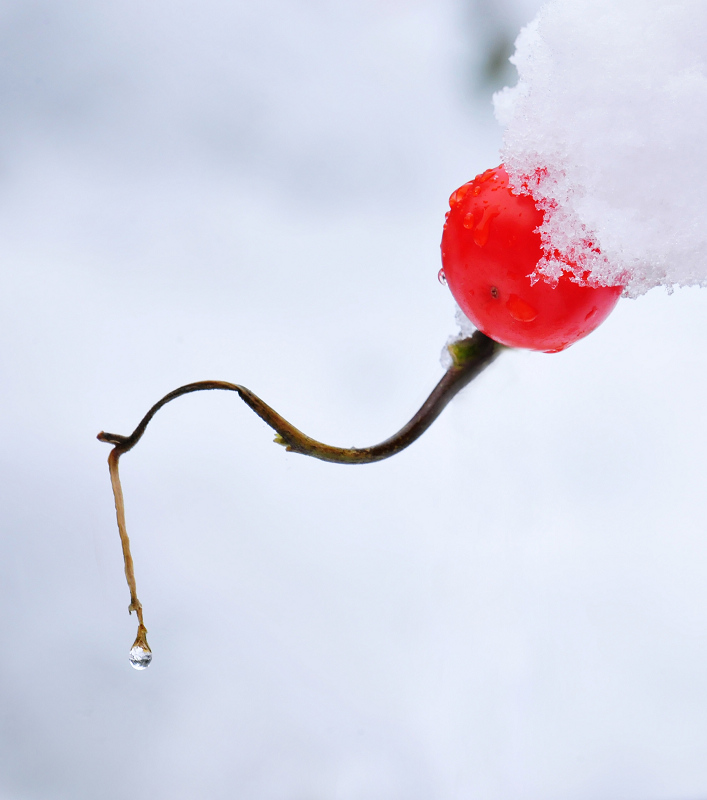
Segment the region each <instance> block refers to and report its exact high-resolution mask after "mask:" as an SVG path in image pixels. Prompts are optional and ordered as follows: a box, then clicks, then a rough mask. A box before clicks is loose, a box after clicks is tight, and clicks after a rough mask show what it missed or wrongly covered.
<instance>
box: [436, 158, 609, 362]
mask: <svg viewBox="0 0 707 800" xmlns="http://www.w3.org/2000/svg"><path fill="white" fill-rule="evenodd" d="M449 206H450V211H449V213H448V214H447V221H446V223H445V225H444V233H443V235H442V269H443V271H444V278H445V279H446V282H447V284H448V286H449V288H450V290H451V292H452V294H453V295H454V299H455V300H456V301H457V303H459V305H460V307H461V309H462V311H463V312H464V313H465V314H466V315H467V317H469V319H470V320H471V321H472V322H473V323H474V325H476V327H477V328H478V329H479V330H480V331H482V332H483V333H485V334H486V335H487V336H489V337H490V338H491V339H494V340H495V341H497V342H500V343H501V344H505V345H508V346H510V347H525V348H529V349H531V350H543V351H545V352H550V353H555V352H558V351H560V350H564V349H565V348H566V347H569V346H570V345H571V344H574V343H575V342H576V341H577V340H578V339H581V338H582V337H584V336H586V335H587V334H588V333H591V332H592V331H593V330H594V329H595V328H596V327H597V326H598V325H600V324H601V323H602V322H603V321H604V320H605V319H606V317H607V316H608V315H609V313H610V312H611V310H612V309H613V308H614V306H615V305H616V303H617V301H618V299H619V295H620V294H621V291H622V288H623V287H621V286H590V285H581V284H579V283H577V282H576V280H574V279H572V277H571V272H570V271H569V270H568V271H567V272H563V273H562V275H561V276H560V278H559V280H558V281H557V282H556V283H555V284H552V283H549V282H548V281H546V280H545V279H544V278H543V277H542V276H540V277H538V278H537V279H536V280H535V282H534V283H531V279H530V275H531V274H532V273H533V272H534V271H535V268H536V266H537V264H538V262H539V261H540V259H541V258H542V256H543V249H542V246H541V242H540V234H539V233H538V228H539V227H540V225H541V224H542V222H543V218H544V212H543V211H541V210H539V209H538V208H536V207H535V203H534V201H533V199H532V198H531V197H530V196H529V195H517V194H514V193H513V191H512V190H511V188H510V186H509V182H508V174H507V173H506V170H505V169H504V168H503V165H501V166H500V167H496V168H495V169H489V170H487V171H486V172H484V173H483V174H481V175H477V177H476V178H474V180H473V181H470V182H469V183H465V184H464V185H463V186H461V187H460V188H459V189H457V190H456V192H454V193H453V194H452V196H451V197H450V198H449Z"/></svg>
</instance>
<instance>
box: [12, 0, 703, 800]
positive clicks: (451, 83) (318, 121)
mask: <svg viewBox="0 0 707 800" xmlns="http://www.w3.org/2000/svg"><path fill="white" fill-rule="evenodd" d="M486 5H487V4H484V3H481V2H477V3H475V4H471V3H469V4H463V3H462V2H461V1H460V0H437V1H436V2H433V0H408V1H407V2H402V0H399V1H398V2H396V1H395V0H366V1H365V2H361V1H360V0H359V1H358V2H340V3H333V2H325V1H324V0H296V1H295V0H291V1H290V2H285V0H271V1H270V2H264V3H258V4H254V3H246V2H242V3H240V2H237V3H225V2H220V1H219V0H208V1H207V2H204V0H202V2H200V3H199V4H197V3H196V2H192V0H187V2H184V3H182V4H181V5H178V6H175V5H174V4H169V3H158V2H153V3H151V4H147V6H146V5H145V4H144V3H143V4H139V3H137V2H134V1H133V0H126V2H123V3H120V4H119V3H116V2H113V0H109V2H102V3H101V4H94V3H88V2H85V1H84V2H80V1H79V0H74V2H66V3H62V4H61V5H60V6H58V5H57V4H55V3H51V2H48V0H47V1H46V2H39V0H37V2H28V1H27V0H23V2H19V1H18V0H11V1H9V2H5V3H3V4H1V5H0V119H1V121H2V125H1V126H0V234H1V236H0V248H1V257H2V262H1V263H2V287H3V290H2V293H1V294H0V303H1V304H2V308H1V313H0V337H2V341H1V344H2V346H1V347H0V369H1V374H2V378H3V379H2V384H1V387H2V388H1V389H0V391H1V395H0V397H1V400H0V403H1V405H0V410H1V414H0V426H1V428H2V444H3V446H2V450H1V451H0V453H1V455H0V459H1V460H0V470H1V475H0V478H1V479H0V519H1V520H2V540H1V541H2V552H1V553H0V607H1V608H2V617H1V619H2V628H3V638H4V650H5V656H4V658H3V659H2V662H1V663H0V675H1V680H0V686H1V687H2V688H1V689H0V692H2V703H1V706H0V707H1V708H2V712H1V713H0V797H1V798H3V800H6V799H8V800H15V799H16V798H20V799H22V800H24V799H25V798H42V800H55V798H56V799H57V800H58V799H59V798H72V800H78V799H80V800H82V799H83V798H86V799H89V798H90V799H91V800H95V798H101V800H104V799H105V800H113V798H115V800H118V798H120V799H121V800H122V799H123V798H125V797H132V798H136V799H137V800H143V799H146V798H170V800H181V799H182V798H184V800H187V799H188V798H189V799H191V798H197V797H210V798H214V800H218V798H234V797H236V798H241V797H242V798H248V800H271V799H272V800H275V799H276V798H277V799H278V800H418V799H419V800H452V799H453V800H469V799H471V798H473V799H474V800H475V799H476V798H479V799H484V800H486V799H487V798H488V799H489V800H511V799H512V800H523V799H524V798H529V799H530V798H532V799H535V798H543V799H544V798H578V799H579V798H586V799H587V800H597V798H607V800H608V799H609V798H619V797H621V798H637V799H638V798H666V799H667V798H698V797H704V796H705V795H706V794H707V758H705V752H707V723H705V720H706V719H707V713H706V712H707V591H706V590H705V578H706V577H707V558H706V556H707V543H706V541H705V536H704V527H705V526H704V519H705V516H706V515H707V498H706V496H705V493H704V491H703V486H704V484H705V480H706V478H707V464H705V458H704V453H705V449H706V444H707V424H706V415H705V411H704V405H705V402H704V397H705V388H706V387H705V379H704V377H703V375H704V373H705V367H707V347H705V345H707V293H705V292H704V291H702V292H701V291H693V290H683V291H679V292H676V293H675V294H673V295H672V296H669V295H667V294H666V293H665V292H663V291H662V290H658V291H653V292H651V293H649V294H648V295H647V296H645V297H643V298H641V299H640V300H638V301H622V302H621V303H620V304H619V306H618V308H617V310H616V311H615V312H614V313H613V315H612V316H611V317H610V318H609V320H608V321H607V322H606V323H605V325H604V326H603V327H602V328H600V329H599V330H598V331H597V332H595V333H594V334H592V336H591V337H589V338H588V339H586V340H584V341H582V342H580V343H578V344H577V345H575V346H574V347H572V348H570V349H569V350H568V351H566V352H564V353H560V354H556V355H542V354H530V353H522V352H511V353H505V354H503V355H502V357H501V358H500V359H499V360H498V361H497V362H496V363H495V364H494V365H493V366H492V367H491V368H490V369H489V371H488V372H486V373H485V374H484V375H483V376H482V377H481V378H480V379H479V380H478V381H477V382H476V383H474V384H473V385H472V386H471V387H469V388H468V389H467V390H466V391H465V392H464V394H463V395H461V396H460V397H459V398H458V399H457V400H455V401H454V402H453V404H452V405H451V406H450V408H449V409H448V410H447V411H446V412H445V413H444V415H443V416H442V417H441V418H440V420H439V421H438V422H437V423H436V424H435V425H434V427H433V428H432V429H431V430H430V431H429V432H428V433H427V434H426V435H425V436H424V437H423V438H422V439H421V440H420V441H419V442H418V443H417V444H416V445H414V446H413V447H412V448H411V449H410V450H408V451H406V452H405V453H404V454H402V455H400V456H398V457H397V458H395V459H393V460H391V461H388V462H382V463H380V464H376V465H370V466H362V467H344V466H336V465H328V464H324V463H321V462H316V461H313V460H309V459H305V458H302V457H300V456H296V455H291V454H286V453H285V452H284V451H283V450H282V449H281V448H279V447H276V446H275V445H273V444H272V443H271V439H272V436H271V432H270V430H269V429H268V428H267V427H266V426H265V425H264V424H263V423H261V422H260V421H259V420H258V419H257V418H256V417H254V416H253V415H252V414H251V412H249V411H248V410H247V409H246V408H245V407H244V406H242V404H240V402H239V401H238V400H237V398H235V397H234V396H230V395H225V394H222V395H221V394H218V393H210V394H202V395H192V396H190V397H187V398H183V399H181V400H179V401H177V402H175V403H174V404H172V405H171V406H169V407H167V408H166V409H165V410H164V411H162V412H161V413H160V415H159V416H158V417H157V419H156V421H155V422H154V423H153V425H152V426H151V428H150V429H149V431H148V433H147V435H146V436H145V438H144V439H143V441H142V442H141V443H140V445H139V446H138V447H137V448H136V450H135V451H133V452H132V453H130V454H128V455H126V456H125V457H124V459H123V460H122V474H123V485H124V490H125V495H126V506H127V516H128V526H129V530H130V533H131V537H132V542H133V555H134V557H135V561H136V572H137V580H138V589H139V594H140V598H141V600H142V602H143V604H144V606H145V615H146V623H147V626H148V628H149V631H150V635H149V640H150V644H151V645H152V648H153V650H154V653H155V658H154V662H153V665H152V666H151V667H150V669H149V670H147V671H145V672H143V673H136V672H135V671H133V670H132V669H131V668H130V666H129V664H128V660H127V651H128V649H129V647H130V644H131V643H132V640H133V638H134V635H135V620H134V617H129V616H128V614H127V613H126V610H127V605H128V592H127V588H126V586H125V581H124V576H123V567H122V560H121V555H120V548H119V542H118V535H117V530H116V527H115V518H114V510H113V504H112V497H111V493H110V486H109V482H108V474H107V468H106V464H105V459H106V457H107V455H108V452H109V448H108V447H107V446H105V445H102V444H100V443H98V442H97V441H96V440H95V435H96V433H97V432H98V431H99V430H101V429H107V430H111V431H115V432H119V433H128V432H130V431H131V430H132V428H133V427H134V425H135V424H136V423H137V422H138V420H139V419H140V417H141V416H142V414H143V413H144V412H145V411H146V410H147V408H148V407H149V406H150V405H151V404H152V403H153V402H154V401H155V400H157V399H158V398H159V397H160V396H161V395H162V394H164V393H165V392H167V391H169V390H170V389H172V388H174V387H176V386H178V385H179V384H181V383H186V382H189V381H192V380H198V379H204V378H220V379H224V380H231V381H236V382H241V383H244V384H245V385H246V386H249V387H250V388H252V389H253V390H254V391H256V392H257V393H258V394H260V395H261V396H262V397H263V398H264V399H265V400H266V401H268V402H270V403H272V404H273V405H274V406H275V408H276V409H278V411H280V412H281V413H283V414H284V415H285V416H286V417H288V418H289V419H290V420H291V421H292V422H293V423H294V424H295V425H297V426H298V427H300V428H302V429H303V430H304V431H306V432H307V433H310V434H311V435H313V436H315V437H317V438H320V439H323V440H324V441H328V442H331V443H333V444H342V445H349V444H359V445H365V444H371V443H374V442H376V441H379V440H380V439H383V438H385V437H386V436H388V435H389V434H390V433H392V432H393V431H394V430H396V429H397V428H398V427H399V426H400V425H401V424H402V423H403V422H404V421H406V419H407V418H408V417H409V416H410V415H411V413H413V412H414V411H415V409H416V408H417V406H418V405H419V403H420V402H421V401H422V400H423V399H424V397H425V396H426V393H427V392H428V391H429V389H430V388H431V387H432V386H433V385H434V383H435V382H436V380H437V379H438V378H439V376H440V375H441V368H440V366H439V353H440V350H441V347H442V345H443V344H444V342H445V340H446V338H447V336H448V335H449V334H450V333H453V332H454V329H455V326H454V322H453V304H452V301H451V298H450V296H449V293H448V291H447V290H446V289H445V288H444V287H442V286H440V284H439V283H438V282H437V279H436V275H437V271H438V269H439V239H440V235H441V225H442V220H443V215H444V211H445V209H446V201H447V196H448V195H449V193H450V192H451V190H453V189H454V188H456V186H458V185H459V184H461V183H463V182H464V181H466V180H468V179H470V178H471V177H473V175H474V174H476V173H477V172H480V171H482V170H483V169H485V168H486V167H488V166H493V165H495V164H496V163H497V160H498V148H499V146H500V130H499V129H498V127H497V125H496V123H495V122H494V121H493V119H492V116H491V105H490V99H489V96H490V87H489V85H485V84H483V82H480V80H479V78H478V74H479V69H480V67H481V65H482V63H483V60H484V58H486V57H487V56H488V51H489V47H488V45H489V41H490V39H489V37H492V35H498V37H499V38H502V34H504V31H505V35H510V36H511V38H512V36H513V35H514V34H515V31H516V30H517V27H518V26H519V25H520V24H521V23H522V22H523V21H524V19H529V18H530V16H532V14H533V13H534V8H535V4H533V3H526V4H511V3H509V4H506V5H500V4H496V6H494V8H495V9H496V12H498V10H499V9H501V10H503V11H504V13H505V15H506V16H505V17H501V16H500V15H497V16H496V17H495V18H493V19H491V18H490V17H489V16H488V14H486V16H484V9H485V7H486ZM504 20H505V21H504ZM504 25H505V28H504V27H503V26H504ZM509 30H510V31H511V33H510V34H509V33H508V31H509ZM493 31H496V33H495V34H494V33H493ZM482 36H483V37H484V38H483V41H482V39H481V37H482Z"/></svg>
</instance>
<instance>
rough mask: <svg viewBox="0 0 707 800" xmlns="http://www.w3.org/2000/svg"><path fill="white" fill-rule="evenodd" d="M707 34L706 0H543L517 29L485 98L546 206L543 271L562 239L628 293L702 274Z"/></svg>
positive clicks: (706, 205) (517, 180) (506, 154)
mask: <svg viewBox="0 0 707 800" xmlns="http://www.w3.org/2000/svg"><path fill="white" fill-rule="evenodd" d="M706 41H707V3H704V0H681V2H671V3H666V2H664V0H552V2H549V3H547V4H546V5H545V6H543V8H542V9H541V10H540V12H539V14H538V15H537V17H536V18H535V19H534V20H533V21H532V22H531V23H530V24H529V25H528V26H526V27H525V28H524V29H523V30H522V32H521V33H520V35H519V37H518V39H517V41H516V52H515V55H514V56H513V57H512V59H511V61H512V62H513V63H514V64H515V65H516V67H517V69H518V73H519V80H518V84H517V85H516V86H515V87H513V88H506V89H504V90H502V91H501V92H498V93H497V94H496V95H495V97H494V104H495V110H496V116H497V118H498V120H499V121H500V122H501V124H502V125H503V126H504V127H505V132H504V145H503V149H502V160H503V161H504V163H505V164H506V167H507V169H508V171H509V173H510V174H511V176H512V181H513V183H514V185H516V186H517V187H520V186H521V185H523V184H525V185H526V186H528V185H529V188H530V190H531V193H532V194H533V196H534V197H535V198H536V200H537V201H538V204H539V205H540V206H541V207H543V208H544V209H545V210H546V221H545V224H544V225H543V227H542V229H541V234H542V236H543V240H544V243H545V247H546V253H549V254H550V255H549V256H546V258H545V260H544V262H543V263H541V265H540V268H539V271H540V272H542V273H544V274H545V275H547V276H550V277H552V276H553V275H556V274H557V272H558V270H560V269H561V266H560V264H559V263H558V262H557V261H556V260H553V258H552V252H553V251H559V252H560V253H562V254H563V255H564V256H566V257H568V258H570V259H572V260H574V262H575V264H576V274H578V275H581V274H582V272H583V271H584V270H586V269H590V270H591V278H590V280H593V281H596V282H598V283H602V284H611V283H616V282H621V283H624V284H625V285H626V287H627V288H626V293H627V294H628V295H630V296H637V295H640V294H642V293H644V292H646V291H647V290H648V289H650V288H652V287H654V286H658V285H663V286H666V287H668V289H671V288H672V287H674V286H689V285H700V286H704V285H707V257H706V256H707V226H706V225H705V211H707V194H706V188H705V187H706V186H707V159H705V157H704V155H703V153H704V147H705V141H707V77H706V75H705V60H706V57H707V47H706V46H705V42H706ZM593 245H596V246H597V247H598V249H599V250H600V251H601V252H600V254H599V253H597V252H596V248H594V249H593Z"/></svg>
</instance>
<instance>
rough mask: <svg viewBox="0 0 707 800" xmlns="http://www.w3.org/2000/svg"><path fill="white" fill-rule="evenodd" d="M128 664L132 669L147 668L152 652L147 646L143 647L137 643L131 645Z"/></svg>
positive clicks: (150, 661)
mask: <svg viewBox="0 0 707 800" xmlns="http://www.w3.org/2000/svg"><path fill="white" fill-rule="evenodd" d="M129 658H130V666H131V667H133V668H134V669H140V670H142V669H147V668H148V667H149V666H150V664H151V663H152V652H151V651H150V649H149V648H147V649H145V648H144V647H142V646H141V645H139V644H135V645H133V646H132V648H131V650H130V655H129Z"/></svg>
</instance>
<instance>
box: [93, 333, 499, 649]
mask: <svg viewBox="0 0 707 800" xmlns="http://www.w3.org/2000/svg"><path fill="white" fill-rule="evenodd" d="M502 349H503V345H500V344H498V343H497V342H494V341H493V339H489V338H488V336H485V335H484V334H483V333H481V331H476V332H475V333H474V334H473V335H472V336H470V337H469V338H467V339H461V340H459V341H457V342H454V343H453V344H452V345H450V346H449V353H450V355H451V358H452V363H451V365H450V367H449V368H448V369H447V371H446V372H445V374H444V375H443V377H442V379H441V380H440V382H439V383H438V384H437V385H436V386H435V388H434V389H433V390H432V392H431V393H430V396H429V397H428V398H427V400H425V402H424V403H423V404H422V406H421V407H420V409H419V411H418V412H417V413H416V414H415V415H414V416H413V417H412V419H411V420H410V421H409V422H408V423H407V424H406V425H404V426H403V427H402V428H401V429H400V430H399V431H398V432H397V433H394V434H393V435H392V436H390V437H389V438H388V439H386V440H385V441H383V442H380V444H376V445H373V446H371V447H334V446H332V445H328V444H324V443H323V442H318V441H317V440H316V439H312V438H310V437H309V436H307V435H306V434H304V433H302V431H300V430H298V429H297V428H295V426H294V425H292V424H291V423H290V422H288V421H287V420H286V419H285V418H284V417H282V416H280V414H278V413H277V411H275V410H274V409H273V408H271V407H270V406H269V405H268V404H267V403H265V402H264V401H263V400H261V399H260V398H259V397H258V396H257V395H256V394H253V392H251V391H250V389H246V388H245V386H240V385H239V384H237V383H228V382H226V381H199V382H197V383H188V384H186V385H185V386H180V387H179V388H178V389H175V390H174V391H172V392H170V393H169V394H166V395H165V396H164V397H163V398H162V399H161V400H159V401H158V402H157V403H155V405H153V406H152V408H151V409H150V410H149V411H148V412H147V414H145V416H144V417H143V418H142V420H141V421H140V424H139V425H138V426H137V428H135V430H134V431H133V432H132V433H131V434H130V436H122V435H120V434H117V433H106V432H104V431H101V432H100V433H99V434H98V439H99V440H100V441H102V442H107V443H108V444H112V445H115V446H114V448H113V450H112V451H111V453H110V456H109V458H108V465H109V469H110V476H111V484H112V487H113V495H114V498H115V509H116V515H117V519H118V530H119V532H120V540H121V544H122V547H123V558H124V561H125V577H126V578H127V581H128V586H129V588H130V607H129V608H130V611H131V612H132V611H136V612H137V615H138V621H139V625H140V628H139V630H140V631H141V632H142V633H143V639H144V634H146V633H147V631H146V629H145V626H144V624H143V620H142V605H141V604H140V601H139V600H138V598H137V589H136V585H135V574H134V570H133V560H132V556H131V555H130V540H129V538H128V533H127V529H126V527H125V508H124V504H123V492H122V489H121V485H120V476H119V474H118V460H119V459H120V456H122V455H123V453H127V452H128V450H132V448H133V447H135V445H136V444H137V443H138V442H139V441H140V439H141V438H142V435H143V434H144V433H145V430H146V429H147V426H148V425H149V424H150V421H151V420H152V418H153V417H154V416H155V414H156V413H157V412H158V411H159V410H160V409H161V408H162V407H163V406H165V405H167V403H170V402H172V400H176V399H177V398H178V397H182V395H185V394H191V393H192V392H203V391H210V390H217V389H218V390H222V391H227V392H236V394H238V396H239V397H240V398H241V400H243V402H244V403H245V404H246V405H247V406H249V407H250V408H251V409H252V410H253V411H254V412H255V413H256V414H257V415H258V416H259V417H260V418H261V419H262V420H263V421H264V422H266V423H267V424H268V425H269V426H270V427H271V428H272V429H273V430H274V431H275V433H276V436H275V441H276V442H277V443H278V444H281V445H283V446H284V447H285V448H286V449H287V450H288V451H289V452H291V453H300V454H301V455H305V456H311V457H312V458H318V459H321V460H322V461H330V462H332V463H335V464H370V463H372V462H374V461H382V460H383V459H385V458H390V457H391V456H394V455H396V454H397V453H399V452H400V451H401V450H404V449H405V448H406V447H408V446H409V445H411V444H412V443H413V442H414V441H415V440H416V439H418V438H419V437H420V436H422V434H423V433H424V432H425V431H426V430H427V429H428V428H429V427H430V425H431V424H432V423H433V422H434V421H435V420H436V419H437V417H438V416H439V415H440V414H441V413H442V411H443V410H444V408H445V407H446V405H447V404H448V403H449V401H450V400H451V399H452V398H453V397H454V396H455V395H456V394H457V393H458V392H460V391H461V390H462V389H463V388H464V387H465V386H466V385H467V384H468V383H470V382H471V381H472V380H473V379H474V378H475V377H476V376H477V375H478V374H479V373H480V372H481V371H482V370H483V369H484V368H485V367H487V366H488V365H489V364H490V363H491V362H492V361H493V360H494V359H495V358H496V356H497V355H498V354H499V353H500V352H501V350H502ZM145 643H146V639H145Z"/></svg>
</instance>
